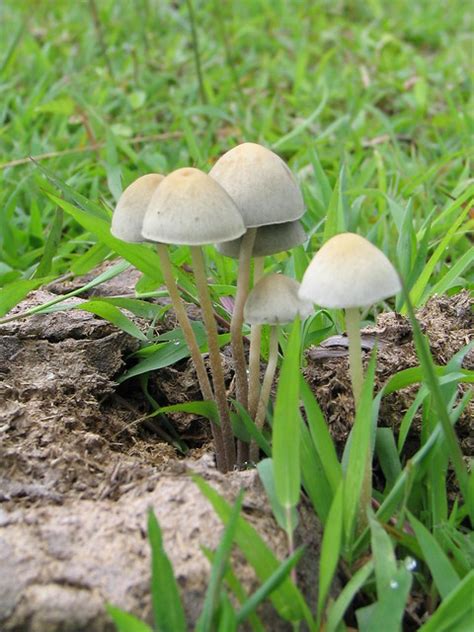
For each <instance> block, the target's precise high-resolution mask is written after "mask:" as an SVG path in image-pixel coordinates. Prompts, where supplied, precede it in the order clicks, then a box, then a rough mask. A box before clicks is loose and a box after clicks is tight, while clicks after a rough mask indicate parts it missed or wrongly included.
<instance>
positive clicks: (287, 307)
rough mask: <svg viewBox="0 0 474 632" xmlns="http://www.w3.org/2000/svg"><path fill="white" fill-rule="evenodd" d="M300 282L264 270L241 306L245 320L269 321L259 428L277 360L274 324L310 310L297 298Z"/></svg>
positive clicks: (254, 448) (309, 305) (253, 449)
mask: <svg viewBox="0 0 474 632" xmlns="http://www.w3.org/2000/svg"><path fill="white" fill-rule="evenodd" d="M299 288H300V284H299V283H298V281H295V280H294V279H291V278H290V277H287V276H285V275H283V274H267V275H266V276H264V277H263V278H261V279H260V281H259V282H258V283H257V284H256V285H255V286H254V288H253V289H252V291H251V292H250V293H249V295H248V298H247V301H246V303H245V308H244V318H245V321H246V322H248V323H250V324H251V325H252V326H253V325H264V324H268V325H270V346H269V352H268V363H267V368H266V370H265V375H264V378H263V384H262V390H261V393H260V398H259V400H258V406H257V412H256V415H255V425H256V426H257V428H258V429H259V430H261V429H262V428H263V424H264V421H265V413H266V410H267V406H268V400H269V399H270V392H271V388H272V383H273V378H274V376H275V371H276V367H277V363H278V325H285V324H287V323H290V322H292V321H293V320H294V319H295V318H296V317H297V316H301V318H306V317H307V316H309V314H310V313H311V311H312V302H311V301H306V300H304V299H301V298H299V296H298V290H299ZM257 457H258V447H257V446H256V444H255V443H252V445H251V448H250V458H251V459H252V460H253V461H255V460H256V459H257Z"/></svg>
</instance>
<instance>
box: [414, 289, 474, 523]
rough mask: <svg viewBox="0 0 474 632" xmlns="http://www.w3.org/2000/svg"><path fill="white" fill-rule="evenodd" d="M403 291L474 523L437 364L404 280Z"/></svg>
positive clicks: (465, 479)
mask: <svg viewBox="0 0 474 632" xmlns="http://www.w3.org/2000/svg"><path fill="white" fill-rule="evenodd" d="M402 292H403V295H404V297H405V301H406V307H407V310H408V315H409V318H410V321H411V325H412V328H413V338H414V341H415V347H416V351H417V355H418V358H419V360H420V365H421V368H422V370H423V373H424V377H425V380H426V385H427V386H428V388H429V390H430V392H431V397H432V399H433V406H434V408H435V410H436V413H437V417H438V419H439V422H440V424H441V427H442V428H443V433H444V437H445V441H446V444H447V449H448V452H449V456H450V458H451V462H452V464H453V467H454V470H455V472H456V476H457V478H458V481H459V487H460V488H461V492H462V495H463V496H464V500H465V501H466V503H467V504H468V506H469V507H470V509H471V512H470V513H471V515H470V518H471V523H472V524H474V514H473V513H472V509H473V504H474V503H473V501H472V499H471V498H470V496H469V485H468V474H467V469H466V466H465V464H464V461H463V455H462V452H461V448H460V446H459V442H458V440H457V437H456V433H455V431H454V428H453V427H452V425H451V421H450V419H449V413H448V411H447V409H446V405H445V402H444V399H443V394H442V392H441V387H440V385H439V382H438V379H437V376H436V371H435V366H434V363H433V359H432V357H431V352H430V350H429V346H428V344H427V342H426V339H425V338H424V336H423V334H422V332H421V328H420V325H419V323H418V320H417V319H416V316H415V311H414V309H413V305H412V302H411V298H410V296H409V294H408V292H407V290H406V287H405V285H404V284H403V282H402Z"/></svg>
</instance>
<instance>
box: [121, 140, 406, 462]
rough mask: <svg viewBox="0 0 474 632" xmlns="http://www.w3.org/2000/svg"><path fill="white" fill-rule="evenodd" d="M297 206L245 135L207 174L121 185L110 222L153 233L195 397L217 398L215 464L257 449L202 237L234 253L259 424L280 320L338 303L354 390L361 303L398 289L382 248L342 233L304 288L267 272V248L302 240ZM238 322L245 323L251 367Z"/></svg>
mask: <svg viewBox="0 0 474 632" xmlns="http://www.w3.org/2000/svg"><path fill="white" fill-rule="evenodd" d="M304 210H305V209H304V202H303V197H302V194H301V191H300V188H299V186H298V183H297V181H296V179H295V177H294V176H293V174H292V173H291V171H290V170H289V168H288V166H287V165H286V164H285V162H284V161H283V160H282V159H281V158H280V157H279V156H277V155H276V154H275V153H273V152H272V151H270V150H269V149H267V148H265V147H263V146H261V145H258V144H255V143H243V144H241V145H238V146H237V147H234V148H233V149H231V150H230V151H228V152H227V153H226V154H224V155H223V156H222V157H221V158H220V159H219V160H217V162H216V163H215V165H214V166H213V168H212V169H211V171H210V173H209V174H206V173H204V172H203V171H200V170H199V169H194V168H190V167H187V168H183V169H177V170H176V171H173V172H172V173H170V174H169V175H167V176H163V175H161V174H147V175H144V176H142V177H140V178H138V179H137V180H135V181H134V182H133V183H132V184H131V185H130V186H129V187H128V188H127V189H125V191H124V192H123V193H122V195H121V197H120V199H119V201H118V203H117V206H116V209H115V211H114V215H113V219H112V226H111V232H112V234H113V235H114V236H115V237H117V238H119V239H122V240H124V241H130V242H138V241H151V242H154V243H155V244H156V248H157V251H158V255H159V258H160V263H161V267H162V273H163V277H164V280H165V283H166V286H167V289H168V292H169V295H170V299H171V302H172V306H173V308H174V310H175V312H176V316H177V319H178V322H179V325H180V327H181V329H182V331H183V335H184V337H185V340H186V343H187V345H188V348H189V351H190V355H191V359H192V361H193V363H194V366H195V369H196V374H197V379H198V382H199V386H200V389H201V392H202V396H203V398H204V399H205V400H213V401H215V403H216V407H217V411H218V416H219V423H211V428H212V435H213V440H214V446H215V451H216V462H217V466H218V468H219V470H221V471H222V472H226V471H229V470H231V469H233V468H234V467H235V466H236V465H237V464H238V465H242V464H243V463H244V462H245V461H247V460H248V459H249V457H250V458H251V459H252V460H253V461H256V460H257V459H258V448H257V446H256V445H252V446H251V447H249V445H248V444H246V443H244V442H242V441H239V442H238V445H237V450H236V444H235V439H234V434H233V431H232V426H231V416H230V411H229V402H228V398H227V391H226V384H225V382H224V370H223V365H222V360H221V355H220V351H219V342H218V330H217V324H216V320H215V317H214V310H213V306H212V301H211V297H210V294H209V288H208V282H207V274H206V265H205V260H204V256H203V251H202V246H204V245H210V244H214V245H215V246H216V248H217V251H218V252H219V253H220V254H222V255H223V256H227V257H232V258H234V259H238V262H239V263H238V277H237V286H236V294H235V302H234V308H233V312H232V317H231V323H230V332H231V346H232V357H233V368H234V372H235V382H236V397H237V401H238V402H239V403H240V404H241V405H242V406H243V407H244V408H245V409H247V410H248V411H249V413H250V415H251V417H252V418H253V419H254V421H255V423H256V425H257V427H258V428H259V429H260V430H261V429H262V428H263V425H264V422H265V416H266V411H267V406H268V402H269V397H270V392H271V386H272V383H273V379H274V375H275V371H276V368H277V364H278V326H279V325H283V324H286V323H289V322H291V321H293V320H294V319H295V318H296V317H297V316H299V317H301V318H306V317H307V316H308V315H309V314H310V312H311V311H312V307H313V303H316V304H318V305H320V306H324V307H342V308H344V309H346V322H347V329H348V332H349V339H350V368H351V377H352V383H353V390H354V396H355V398H356V400H357V399H358V397H359V393H360V388H361V384H362V364H361V360H360V334H359V328H360V312H359V307H361V306H366V305H369V304H371V303H373V302H376V301H378V300H381V299H382V298H386V297H388V296H390V295H392V294H395V293H396V292H398V290H399V280H398V276H397V274H396V272H395V270H394V269H393V267H392V266H391V264H390V262H389V261H388V260H387V259H386V257H385V255H383V253H381V252H380V251H379V250H378V249H377V248H375V246H372V244H370V243H369V242H368V241H366V240H365V239H363V238H362V237H359V236H358V235H354V234H350V233H347V234H342V235H337V236H336V237H334V238H333V239H331V240H329V241H328V242H327V243H326V244H325V245H324V246H323V247H322V248H321V250H320V251H319V252H318V253H317V254H316V255H315V257H314V259H313V261H312V262H311V264H310V265H309V267H308V269H307V271H306V273H305V275H304V278H303V282H302V284H301V287H300V286H299V284H298V283H297V282H296V281H295V280H293V279H291V278H288V277H286V276H284V275H282V274H268V275H266V276H264V259H265V257H266V256H268V255H272V254H275V253H278V252H282V251H285V250H290V249H291V248H294V247H295V246H297V245H300V244H302V243H304V242H305V241H306V234H305V232H304V230H303V228H302V227H301V224H300V223H299V220H300V218H301V217H302V215H303V213H304ZM171 245H178V246H179V245H186V246H189V248H190V252H191V259H192V265H193V271H194V277H195V282H196V288H197V292H198V297H199V302H200V305H201V309H202V315H203V321H204V326H205V329H206V333H207V341H208V351H209V364H210V374H211V379H209V376H208V373H207V371H206V367H205V364H204V360H203V356H202V354H201V351H200V349H199V346H198V344H197V341H196V337H195V335H194V331H193V329H192V327H191V323H190V321H189V318H188V315H187V313H186V309H185V306H184V303H183V301H182V299H181V296H180V292H179V289H178V287H177V284H176V280H175V274H174V272H173V267H172V264H171V261H170V257H169V253H168V247H169V246H171ZM252 260H253V266H252ZM252 272H253V274H252ZM364 275H365V276H364ZM251 287H253V289H251ZM244 321H246V322H247V323H248V324H249V325H250V326H251V330H250V352H249V359H248V367H249V368H248V370H247V358H246V354H245V348H244V339H243V331H242V329H243V324H244ZM264 325H268V326H270V350H269V356H268V363H267V367H266V371H265V375H264V378H263V383H262V384H261V383H260V361H261V337H262V326H264ZM357 349H358V351H357Z"/></svg>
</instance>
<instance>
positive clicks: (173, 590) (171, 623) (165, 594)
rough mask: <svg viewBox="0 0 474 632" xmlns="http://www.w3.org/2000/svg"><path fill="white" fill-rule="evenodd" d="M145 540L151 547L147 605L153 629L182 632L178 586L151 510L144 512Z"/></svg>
mask: <svg viewBox="0 0 474 632" xmlns="http://www.w3.org/2000/svg"><path fill="white" fill-rule="evenodd" d="M148 538H149V540H150V546H151V601H152V605H153V616H154V619H155V627H156V628H157V629H158V630H160V632H186V630H187V626H186V619H185V617H184V610H183V605H182V603H181V596H180V594H179V590H178V585H177V583H176V579H175V577H174V573H173V567H172V566H171V562H170V561H169V559H168V556H167V555H166V552H165V550H164V548H163V538H162V535H161V529H160V526H159V524H158V521H157V519H156V517H155V514H154V513H153V510H152V509H150V510H149V512H148Z"/></svg>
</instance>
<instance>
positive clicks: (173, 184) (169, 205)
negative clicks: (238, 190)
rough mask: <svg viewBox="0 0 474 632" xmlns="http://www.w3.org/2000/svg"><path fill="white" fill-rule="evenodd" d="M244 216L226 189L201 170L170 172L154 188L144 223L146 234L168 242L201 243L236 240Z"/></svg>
mask: <svg viewBox="0 0 474 632" xmlns="http://www.w3.org/2000/svg"><path fill="white" fill-rule="evenodd" d="M244 232H245V226H244V223H243V221H242V216H241V215H240V213H239V210H238V209H237V207H236V205H235V204H234V202H233V201H232V199H231V198H230V197H229V195H228V194H227V193H226V192H225V191H224V189H223V188H222V187H221V186H220V185H219V184H218V183H217V182H216V181H215V180H213V179H212V178H211V177H209V176H208V175H207V174H205V173H204V172H203V171H200V170H199V169H194V168H192V167H185V168H184V169H177V170H176V171H173V172H172V173H170V174H169V175H168V176H166V178H165V179H164V180H163V182H162V183H161V184H160V186H159V188H158V189H157V190H156V191H155V193H154V195H153V197H152V198H151V200H150V204H149V205H148V210H147V212H146V215H145V219H144V222H143V231H142V233H143V237H145V239H149V240H150V241H159V242H162V243H165V244H177V245H188V246H202V245H204V244H212V243H219V242H221V241H229V240H231V239H237V237H240V236H241V235H242V234H243V233H244Z"/></svg>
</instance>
